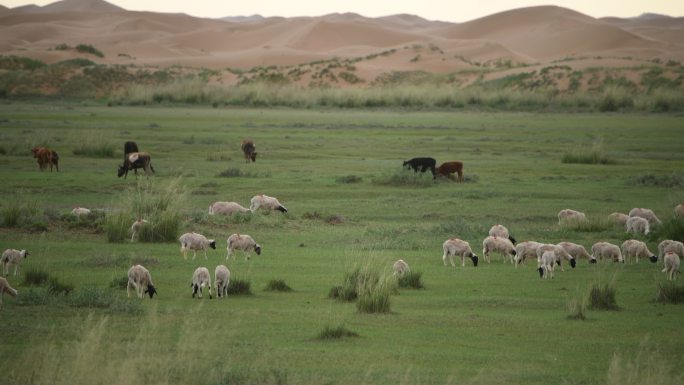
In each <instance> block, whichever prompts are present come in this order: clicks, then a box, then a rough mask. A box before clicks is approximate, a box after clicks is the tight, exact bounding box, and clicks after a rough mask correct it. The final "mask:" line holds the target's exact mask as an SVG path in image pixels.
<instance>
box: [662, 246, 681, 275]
mask: <svg viewBox="0 0 684 385" xmlns="http://www.w3.org/2000/svg"><path fill="white" fill-rule="evenodd" d="M663 262H664V264H665V268H664V269H663V270H662V271H663V273H666V274H667V279H668V280H669V281H673V280H674V279H675V278H676V275H677V273H679V264H680V258H679V255H677V253H673V252H671V251H668V252H667V253H666V254H665V257H663Z"/></svg>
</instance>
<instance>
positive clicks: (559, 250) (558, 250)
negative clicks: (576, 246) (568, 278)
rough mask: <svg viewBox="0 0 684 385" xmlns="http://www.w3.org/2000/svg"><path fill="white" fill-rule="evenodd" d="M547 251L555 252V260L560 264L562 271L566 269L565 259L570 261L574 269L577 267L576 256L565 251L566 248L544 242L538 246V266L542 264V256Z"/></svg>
mask: <svg viewBox="0 0 684 385" xmlns="http://www.w3.org/2000/svg"><path fill="white" fill-rule="evenodd" d="M547 251H551V252H553V255H554V261H555V262H556V264H557V265H558V266H560V268H561V271H565V269H564V268H563V260H564V259H566V260H568V261H570V266H571V267H572V268H573V269H574V268H575V266H577V261H576V260H575V258H574V257H573V256H572V255H570V254H568V252H567V251H565V249H564V248H563V247H562V246H560V245H554V244H551V243H542V244H541V245H539V247H537V267H539V266H540V264H541V262H542V256H543V255H544V253H545V252H547Z"/></svg>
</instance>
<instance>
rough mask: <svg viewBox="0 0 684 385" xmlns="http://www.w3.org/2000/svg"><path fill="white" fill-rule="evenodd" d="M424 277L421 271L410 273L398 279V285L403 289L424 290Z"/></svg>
mask: <svg viewBox="0 0 684 385" xmlns="http://www.w3.org/2000/svg"><path fill="white" fill-rule="evenodd" d="M422 275H423V273H421V272H419V271H409V272H407V273H404V274H402V275H399V276H398V277H397V284H398V285H399V287H400V288H402V289H424V288H425V285H423V281H422V280H421V276H422Z"/></svg>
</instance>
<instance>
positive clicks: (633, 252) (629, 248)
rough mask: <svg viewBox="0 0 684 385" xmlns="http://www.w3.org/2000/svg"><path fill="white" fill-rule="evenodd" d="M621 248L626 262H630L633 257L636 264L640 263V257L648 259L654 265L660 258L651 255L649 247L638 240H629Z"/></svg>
mask: <svg viewBox="0 0 684 385" xmlns="http://www.w3.org/2000/svg"><path fill="white" fill-rule="evenodd" d="M620 248H621V249H622V257H623V258H624V259H625V262H627V261H629V259H630V258H631V257H634V259H635V261H636V263H639V257H642V258H648V259H649V260H650V261H651V262H653V263H656V262H657V261H658V257H656V256H655V254H653V253H651V251H650V250H649V249H648V246H646V244H645V243H644V242H641V241H638V240H636V239H628V240H626V241H624V242H622V246H621V247H620Z"/></svg>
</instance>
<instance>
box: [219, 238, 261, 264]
mask: <svg viewBox="0 0 684 385" xmlns="http://www.w3.org/2000/svg"><path fill="white" fill-rule="evenodd" d="M226 243H227V244H228V246H227V247H226V251H227V253H226V259H228V258H229V257H231V256H233V259H235V255H234V254H233V252H234V251H235V250H242V252H243V254H244V255H245V261H246V260H248V259H250V258H251V255H250V251H251V250H254V251H255V252H256V253H257V255H261V246H259V244H257V243H256V242H255V241H254V239H252V237H250V236H249V235H247V234H232V235H231V236H230V237H228V239H227V240H226Z"/></svg>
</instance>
